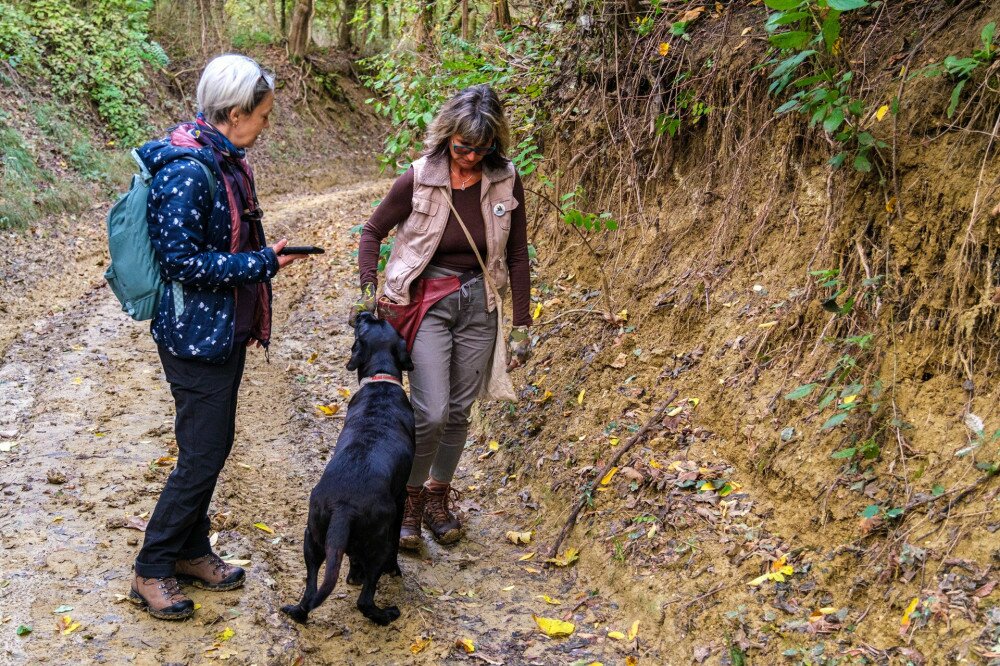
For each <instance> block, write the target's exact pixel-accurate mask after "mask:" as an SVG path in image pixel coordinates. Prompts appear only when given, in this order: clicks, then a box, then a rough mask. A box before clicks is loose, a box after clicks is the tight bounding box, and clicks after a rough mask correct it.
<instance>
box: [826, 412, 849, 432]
mask: <svg viewBox="0 0 1000 666" xmlns="http://www.w3.org/2000/svg"><path fill="white" fill-rule="evenodd" d="M847 416H848V413H847V412H840V413H839V414H834V415H833V416H831V417H830V418H828V419H827V420H826V423H824V424H823V425H822V426H820V430H830V429H831V428H836V427H837V426H839V425H840V424H841V423H843V422H844V421H845V420H846V419H847Z"/></svg>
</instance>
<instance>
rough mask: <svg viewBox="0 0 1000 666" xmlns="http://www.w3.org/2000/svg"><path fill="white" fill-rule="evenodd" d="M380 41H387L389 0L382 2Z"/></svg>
mask: <svg viewBox="0 0 1000 666" xmlns="http://www.w3.org/2000/svg"><path fill="white" fill-rule="evenodd" d="M382 39H389V0H382Z"/></svg>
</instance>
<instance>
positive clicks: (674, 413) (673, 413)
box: [667, 405, 684, 416]
mask: <svg viewBox="0 0 1000 666" xmlns="http://www.w3.org/2000/svg"><path fill="white" fill-rule="evenodd" d="M683 411H684V405H678V406H676V407H674V408H673V409H671V410H670V411H669V412H667V416H677V415H678V414H680V413H681V412H683Z"/></svg>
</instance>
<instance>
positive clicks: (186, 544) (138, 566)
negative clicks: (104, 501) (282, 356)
mask: <svg viewBox="0 0 1000 666" xmlns="http://www.w3.org/2000/svg"><path fill="white" fill-rule="evenodd" d="M159 352H160V362H161V363H162V364H163V371H164V373H165V374H166V376H167V381H168V382H170V392H171V393H172V394H173V396H174V406H175V408H176V411H177V415H176V417H175V419H174V435H175V436H176V438H177V449H178V454H177V466H176V467H175V468H174V471H173V472H171V473H170V477H169V478H168V479H167V484H166V486H164V488H163V492H162V493H160V499H159V500H157V502H156V508H155V509H154V510H153V515H152V517H150V519H149V524H148V525H147V526H146V539H145V541H144V542H143V545H142V550H140V551H139V556H138V557H137V558H136V560H135V573H136V574H137V575H139V576H143V577H145V578H162V577H164V576H173V575H174V564H175V563H176V562H177V560H191V559H194V558H196V557H201V556H203V555H208V554H209V553H210V552H211V551H212V548H211V546H210V545H209V543H208V533H209V529H210V527H211V524H210V522H209V518H208V505H209V503H210V502H211V501H212V493H214V492H215V483H216V481H217V480H218V478H219V473H220V472H221V471H222V466H223V465H224V464H225V462H226V458H227V457H228V456H229V452H230V451H231V450H232V448H233V437H234V436H235V433H236V397H237V393H238V392H239V388H240V379H241V378H242V377H243V364H244V362H245V361H246V346H245V345H236V346H235V348H234V350H233V353H232V354H230V356H229V358H228V359H227V360H226V362H225V364H223V365H213V364H211V363H205V362H202V361H191V360H184V359H179V358H176V357H174V356H172V355H171V354H170V352H168V351H166V350H165V349H163V348H162V347H160V349H159Z"/></svg>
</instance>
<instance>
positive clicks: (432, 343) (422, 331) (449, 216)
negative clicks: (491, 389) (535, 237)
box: [354, 85, 531, 550]
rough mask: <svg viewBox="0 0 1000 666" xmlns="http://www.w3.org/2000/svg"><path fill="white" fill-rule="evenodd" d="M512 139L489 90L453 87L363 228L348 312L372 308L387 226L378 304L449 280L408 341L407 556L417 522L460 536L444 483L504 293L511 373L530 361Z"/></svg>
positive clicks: (441, 534)
mask: <svg viewBox="0 0 1000 666" xmlns="http://www.w3.org/2000/svg"><path fill="white" fill-rule="evenodd" d="M509 142H510V130H509V128H508V125H507V120H506V118H505V117H504V111H503V105H502V103H501V102H500V99H499V98H498V97H497V95H496V93H495V92H494V91H493V90H492V89H491V88H490V87H489V86H487V85H477V86H472V87H470V88H466V89H464V90H462V91H460V92H459V93H458V94H456V95H455V96H454V97H452V98H451V100H449V101H448V102H447V103H446V104H445V105H444V107H443V108H442V109H441V111H440V112H439V113H438V115H437V117H436V118H435V119H434V120H433V122H431V124H430V126H429V128H428V131H427V137H426V139H425V140H424V146H425V149H424V152H423V156H422V157H421V158H420V159H418V160H416V161H415V162H414V163H413V165H412V166H411V167H410V168H409V169H408V170H407V171H406V173H404V174H403V175H402V176H400V177H399V178H398V179H397V180H396V182H395V183H394V184H393V186H392V188H391V189H390V191H389V194H388V195H386V197H385V198H384V199H383V200H382V203H381V204H379V206H378V208H376V209H375V212H374V213H373V214H372V216H371V218H370V219H369V220H368V222H367V223H366V224H365V226H364V228H363V230H362V232H361V240H360V245H359V251H358V268H359V272H360V278H361V293H362V296H361V301H360V302H359V304H358V306H357V307H356V308H355V310H354V311H355V312H357V311H359V310H369V311H374V310H375V309H376V298H375V294H376V287H377V284H378V268H377V267H378V256H379V247H380V245H381V242H382V240H383V239H384V238H385V237H386V236H388V235H389V232H390V231H391V230H392V229H394V228H395V229H396V239H395V243H394V246H393V250H392V253H391V255H390V257H389V260H388V262H387V263H386V267H385V280H384V284H383V287H382V289H383V298H385V299H388V300H389V301H391V302H392V303H395V304H403V305H405V304H408V303H410V300H411V298H412V297H413V295H414V294H416V293H420V294H424V293H425V291H426V290H425V288H424V287H425V284H426V281H428V280H435V279H439V278H444V277H450V283H451V284H454V285H455V287H454V290H452V291H450V293H447V294H441V293H438V294H436V296H435V298H439V300H437V301H436V302H434V303H433V305H431V306H430V307H429V309H427V311H426V313H425V314H424V315H423V319H422V320H421V321H420V324H419V328H418V329H417V330H416V336H415V338H413V340H412V350H411V357H412V359H413V364H414V369H413V370H412V371H411V372H410V401H411V402H412V403H413V409H414V412H415V415H416V426H417V431H416V455H415V457H414V461H413V468H412V470H411V472H410V477H409V480H408V481H407V500H406V508H405V512H404V517H403V525H402V529H401V532H400V539H399V544H400V547H402V548H405V549H409V550H415V549H418V548H419V547H420V544H421V533H420V527H421V522H423V523H424V524H425V525H426V526H427V527H428V528H430V531H431V533H432V534H433V536H434V538H435V539H436V540H437V541H438V542H439V543H445V544H447V543H454V542H455V541H457V540H458V539H460V538H461V536H462V526H461V524H460V522H459V519H458V517H457V516H456V515H455V512H454V505H453V498H454V496H455V495H456V494H457V493H456V491H454V490H453V489H452V486H451V482H452V478H453V476H454V473H455V469H456V468H457V466H458V461H459V457H460V456H461V454H462V449H463V448H464V447H465V441H466V436H467V434H468V429H469V424H468V421H469V411H470V409H471V407H472V403H473V401H474V400H475V398H476V396H477V394H478V393H479V391H480V388H481V386H482V384H483V381H484V378H485V377H486V375H487V366H488V364H490V361H491V359H492V357H493V351H494V344H495V342H496V336H497V330H498V322H497V307H496V306H497V303H496V298H497V297H502V296H503V295H504V294H505V293H506V292H507V291H508V289H509V291H510V292H511V299H512V301H513V323H514V329H513V331H512V332H511V334H510V339H509V340H508V349H509V352H510V359H511V360H510V363H509V365H508V370H510V369H513V368H515V367H518V366H519V365H522V364H523V363H525V362H526V361H527V358H528V355H529V351H530V338H529V336H528V326H529V325H530V324H531V316H530V314H529V312H528V309H529V303H530V287H531V285H530V273H529V267H528V241H527V218H526V216H525V212H524V187H523V186H522V184H521V180H520V178H519V176H518V175H517V173H516V171H515V169H514V165H513V164H512V163H511V161H510V159H508V158H507V148H508V146H509ZM470 241H471V242H470ZM483 266H485V268H486V271H487V272H488V275H485V276H484V274H483V270H482V267H483ZM422 283H425V284H422ZM488 286H489V287H490V288H488ZM494 288H495V289H496V292H494ZM423 302H424V304H427V303H428V300H427V298H426V296H425V297H424V298H423Z"/></svg>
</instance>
